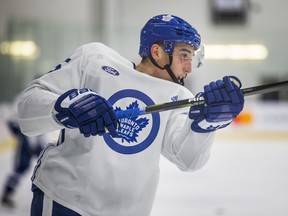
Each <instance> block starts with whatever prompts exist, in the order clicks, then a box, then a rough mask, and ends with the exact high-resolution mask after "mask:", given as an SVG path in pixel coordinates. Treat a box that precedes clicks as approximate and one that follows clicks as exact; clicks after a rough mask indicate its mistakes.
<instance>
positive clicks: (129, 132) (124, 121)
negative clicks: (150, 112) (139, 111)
mask: <svg viewBox="0 0 288 216" xmlns="http://www.w3.org/2000/svg"><path fill="white" fill-rule="evenodd" d="M135 108H139V104H138V102H137V100H136V101H134V102H132V103H131V104H130V105H129V106H127V107H126V110H128V109H135ZM115 111H122V109H121V108H120V107H116V108H115ZM119 123H120V125H119V128H118V138H121V141H122V143H123V142H124V141H127V142H128V143H131V142H132V143H133V142H137V137H138V136H139V132H140V131H142V130H143V128H145V127H146V126H147V124H148V123H149V119H147V118H145V117H139V116H136V117H130V118H127V117H124V118H120V119H119Z"/></svg>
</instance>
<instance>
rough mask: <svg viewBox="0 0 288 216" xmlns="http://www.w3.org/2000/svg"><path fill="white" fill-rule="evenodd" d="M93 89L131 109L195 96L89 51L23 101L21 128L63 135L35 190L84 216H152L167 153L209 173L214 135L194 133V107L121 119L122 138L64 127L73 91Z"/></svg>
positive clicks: (111, 55)
mask: <svg viewBox="0 0 288 216" xmlns="http://www.w3.org/2000/svg"><path fill="white" fill-rule="evenodd" d="M73 88H76V89H81V88H89V89H92V90H94V91H96V92H98V93H99V94H100V95H101V96H103V97H104V98H106V99H108V100H109V101H110V102H111V104H112V105H113V107H114V109H115V110H126V109H132V108H137V107H144V106H149V105H152V104H158V103H164V102H169V101H173V100H181V99H185V98H190V97H193V95H192V93H191V92H190V91H188V90H187V89H186V88H185V87H183V86H180V85H178V84H175V83H173V82H169V81H166V80H162V79H158V78H155V77H152V76H148V75H146V74H144V73H141V72H138V71H136V70H135V69H134V67H133V64H132V63H131V62H130V61H128V60H126V59H125V58H123V57H122V56H120V55H119V54H118V53H116V52H115V51H113V50H111V49H110V48H108V47H106V46H105V45H103V44H101V43H91V44H87V45H84V46H81V47H80V48H79V49H77V50H76V51H75V52H74V53H73V54H72V55H71V56H70V57H69V58H67V59H66V60H65V61H64V62H63V63H62V64H59V65H58V66H57V67H56V68H55V70H53V71H51V72H49V73H48V74H46V75H44V76H42V77H40V78H39V79H37V80H35V81H33V82H32V83H31V85H30V86H29V87H28V88H27V89H26V90H25V91H24V92H23V94H22V95H21V98H20V101H19V122H20V125H21V129H22V131H23V132H24V133H25V134H27V135H30V136H34V135H39V134H42V133H46V132H49V131H54V130H59V129H62V133H61V136H60V137H59V141H58V143H57V144H55V145H51V146H50V147H48V148H47V150H46V151H45V152H44V154H43V155H42V156H41V157H40V158H39V161H38V164H37V165H36V167H35V172H34V175H33V177H32V180H33V183H34V184H35V185H36V186H37V187H39V188H40V189H41V190H42V191H43V192H44V193H45V194H46V195H47V196H49V197H50V198H52V199H53V200H55V201H56V202H58V203H60V204H62V205H63V206H66V207H68V208H70V209H72V210H74V211H76V212H78V213H79V214H81V215H84V216H104V215H105V216H108V215H109V216H115V215H117V216H136V215H137V216H148V215H149V214H150V211H151V208H152V205H153V201H154V197H155V193H156V189H157V185H158V177H159V159H160V154H162V155H164V156H165V157H166V158H167V159H169V160H170V161H171V162H173V163H175V164H176V165H177V166H178V167H179V168H180V169H181V170H184V171H193V170H196V169H199V168H201V167H202V166H203V165H204V164H205V163H206V162H207V160H208V158H209V150H210V147H211V144H212V142H213V138H214V133H203V134H202V133H195V132H193V131H192V130H191V129H190V125H191V120H190V119H189V118H188V115H187V112H188V108H181V109H175V110H171V111H164V112H161V113H154V114H150V115H143V116H138V117H132V118H121V119H119V122H120V126H119V128H118V131H119V136H118V137H117V138H112V137H111V136H109V134H105V135H104V136H92V137H89V138H85V137H84V136H83V135H82V134H80V132H79V129H67V128H64V127H63V126H62V125H59V124H58V123H56V121H55V120H54V118H53V116H52V110H53V107H54V103H55V101H56V100H57V98H58V97H59V96H60V95H61V94H63V93H64V92H66V91H67V90H69V89H73Z"/></svg>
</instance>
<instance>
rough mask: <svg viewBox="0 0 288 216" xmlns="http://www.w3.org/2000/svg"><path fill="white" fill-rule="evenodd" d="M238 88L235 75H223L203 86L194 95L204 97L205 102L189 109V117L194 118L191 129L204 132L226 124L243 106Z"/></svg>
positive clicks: (242, 96) (242, 99)
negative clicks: (202, 88)
mask: <svg viewBox="0 0 288 216" xmlns="http://www.w3.org/2000/svg"><path fill="white" fill-rule="evenodd" d="M231 80H234V81H231ZM236 83H237V84H236ZM240 88H241V82H240V80H239V79H238V78H237V77H235V76H225V77H224V78H223V80H217V81H216V82H211V83H210V84H209V85H206V86H204V92H200V93H199V94H197V95H196V97H204V99H205V104H202V105H197V106H192V107H191V108H190V111H189V118H190V119H193V120H194V121H193V122H192V124H191V129H192V130H193V131H195V132H199V133H206V132H212V131H215V130H217V129H220V128H224V127H226V126H228V125H229V124H230V123H231V122H232V121H233V119H234V118H235V117H236V116H237V115H238V114H239V113H240V112H241V111H242V109H243V106H244V94H243V93H242V91H241V90H240Z"/></svg>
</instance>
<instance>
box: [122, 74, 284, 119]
mask: <svg viewBox="0 0 288 216" xmlns="http://www.w3.org/2000/svg"><path fill="white" fill-rule="evenodd" d="M285 88H288V80H287V81H283V82H277V83H270V84H265V85H259V86H254V87H249V88H244V89H241V90H242V92H243V94H244V95H245V96H250V95H256V94H264V93H268V92H275V91H279V90H281V89H285ZM204 103H205V101H204V98H201V97H200V98H188V99H184V100H179V101H172V102H167V103H163V104H155V105H151V106H146V107H145V108H136V109H128V110H122V111H116V116H117V118H118V119H120V118H125V117H127V118H130V117H135V116H140V115H145V114H150V113H154V112H162V111H166V110H172V109H177V108H183V107H189V106H196V105H200V104H204Z"/></svg>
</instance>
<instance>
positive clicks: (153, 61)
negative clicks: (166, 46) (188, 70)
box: [148, 55, 184, 85]
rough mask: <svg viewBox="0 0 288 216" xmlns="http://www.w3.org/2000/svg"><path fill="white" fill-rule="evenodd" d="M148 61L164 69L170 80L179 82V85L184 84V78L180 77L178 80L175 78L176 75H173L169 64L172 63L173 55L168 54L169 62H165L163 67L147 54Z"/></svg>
mask: <svg viewBox="0 0 288 216" xmlns="http://www.w3.org/2000/svg"><path fill="white" fill-rule="evenodd" d="M148 57H149V59H150V61H151V62H152V63H153V64H154V65H155V66H156V67H158V68H159V69H161V70H164V69H165V70H166V71H167V72H168V74H169V76H170V77H171V79H172V81H173V82H175V83H177V84H180V85H184V79H181V80H180V81H179V80H178V79H177V78H176V76H175V75H174V73H173V71H172V69H171V65H172V61H173V57H172V55H169V64H166V65H164V67H161V66H160V65H159V64H157V62H156V61H155V59H154V58H153V57H152V56H151V55H149V56H148Z"/></svg>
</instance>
